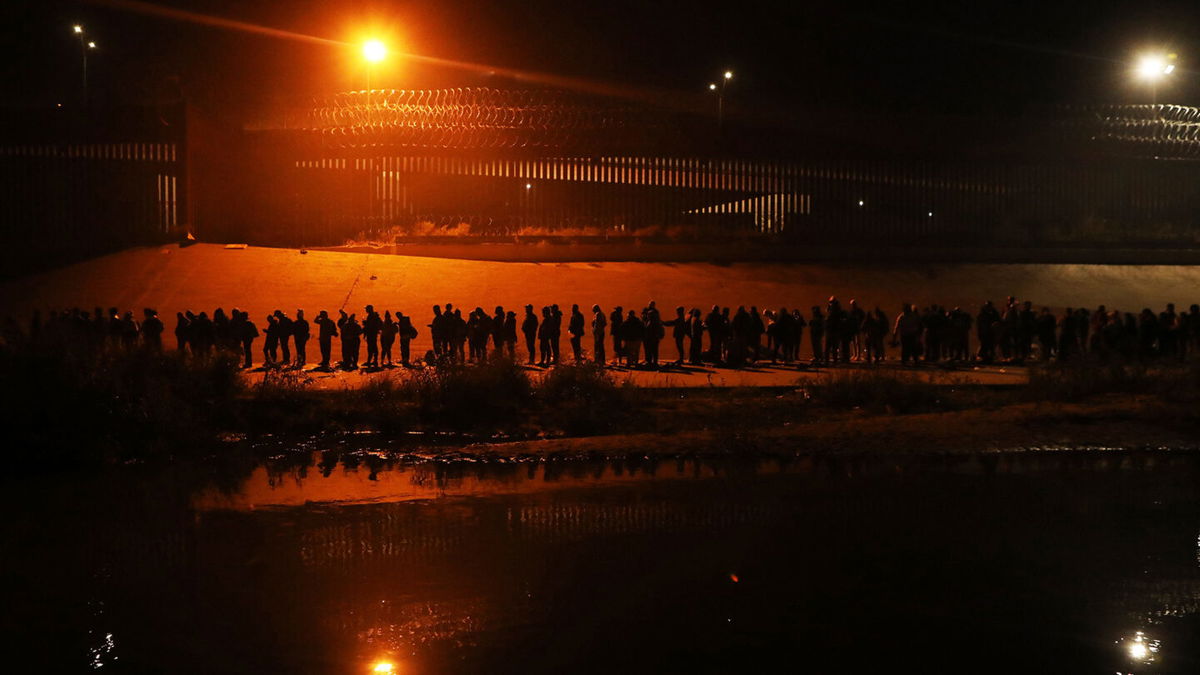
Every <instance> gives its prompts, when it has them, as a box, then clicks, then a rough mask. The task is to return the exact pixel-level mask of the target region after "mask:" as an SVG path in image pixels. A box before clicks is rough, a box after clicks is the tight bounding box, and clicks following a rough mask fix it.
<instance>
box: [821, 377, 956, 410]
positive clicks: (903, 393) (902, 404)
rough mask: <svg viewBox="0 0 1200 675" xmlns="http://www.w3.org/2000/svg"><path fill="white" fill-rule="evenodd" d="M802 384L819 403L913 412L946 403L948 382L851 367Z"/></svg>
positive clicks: (932, 408)
mask: <svg viewBox="0 0 1200 675" xmlns="http://www.w3.org/2000/svg"><path fill="white" fill-rule="evenodd" d="M800 384H801V386H802V387H804V388H805V390H806V391H807V392H808V395H809V397H810V398H811V399H812V400H813V401H814V402H816V403H819V404H822V405H828V406H832V407H842V408H853V407H859V408H863V409H866V410H870V411H872V412H881V411H887V412H895V413H913V412H924V411H928V410H934V409H937V408H939V407H943V406H944V404H945V403H946V393H947V386H946V385H937V384H934V383H933V382H932V381H930V380H921V379H918V378H917V377H915V376H911V375H901V374H896V373H889V372H880V371H865V370H850V371H841V372H836V373H831V374H829V375H827V376H826V377H824V378H822V379H820V380H817V381H815V382H806V381H804V380H802V381H801V382H800Z"/></svg>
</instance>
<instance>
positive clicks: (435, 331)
mask: <svg viewBox="0 0 1200 675" xmlns="http://www.w3.org/2000/svg"><path fill="white" fill-rule="evenodd" d="M429 336H430V338H431V339H432V340H433V354H434V356H439V357H440V356H442V355H443V354H445V353H446V352H447V351H448V350H449V345H450V341H449V340H447V339H446V319H445V317H444V316H442V306H441V305H434V306H433V320H432V321H430V322H429Z"/></svg>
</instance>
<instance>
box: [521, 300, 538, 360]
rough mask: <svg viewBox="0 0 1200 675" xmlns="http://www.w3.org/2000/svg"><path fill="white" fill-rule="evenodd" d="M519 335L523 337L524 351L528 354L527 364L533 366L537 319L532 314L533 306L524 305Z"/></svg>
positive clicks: (535, 315) (535, 350)
mask: <svg viewBox="0 0 1200 675" xmlns="http://www.w3.org/2000/svg"><path fill="white" fill-rule="evenodd" d="M521 333H522V334H523V335H524V336H525V351H526V352H528V354H529V363H530V365H532V364H533V359H534V356H535V355H536V354H537V349H536V348H535V344H536V343H537V339H538V318H537V314H534V312H533V305H525V318H524V319H523V320H522V321H521Z"/></svg>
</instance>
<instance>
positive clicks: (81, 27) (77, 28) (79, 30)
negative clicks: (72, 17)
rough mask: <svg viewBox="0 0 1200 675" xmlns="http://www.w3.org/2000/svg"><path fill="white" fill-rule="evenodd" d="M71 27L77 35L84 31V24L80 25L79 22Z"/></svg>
mask: <svg viewBox="0 0 1200 675" xmlns="http://www.w3.org/2000/svg"><path fill="white" fill-rule="evenodd" d="M71 28H72V29H73V30H74V31H75V33H76V35H78V34H79V33H82V32H83V26H80V25H79V24H75V25H74V26H72V27H71Z"/></svg>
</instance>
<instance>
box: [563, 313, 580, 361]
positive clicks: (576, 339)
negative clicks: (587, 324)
mask: <svg viewBox="0 0 1200 675" xmlns="http://www.w3.org/2000/svg"><path fill="white" fill-rule="evenodd" d="M567 332H568V333H569V334H570V335H571V353H572V355H573V356H574V357H575V363H579V362H580V361H583V312H580V311H579V305H571V320H570V322H569V323H568V324H567Z"/></svg>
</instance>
